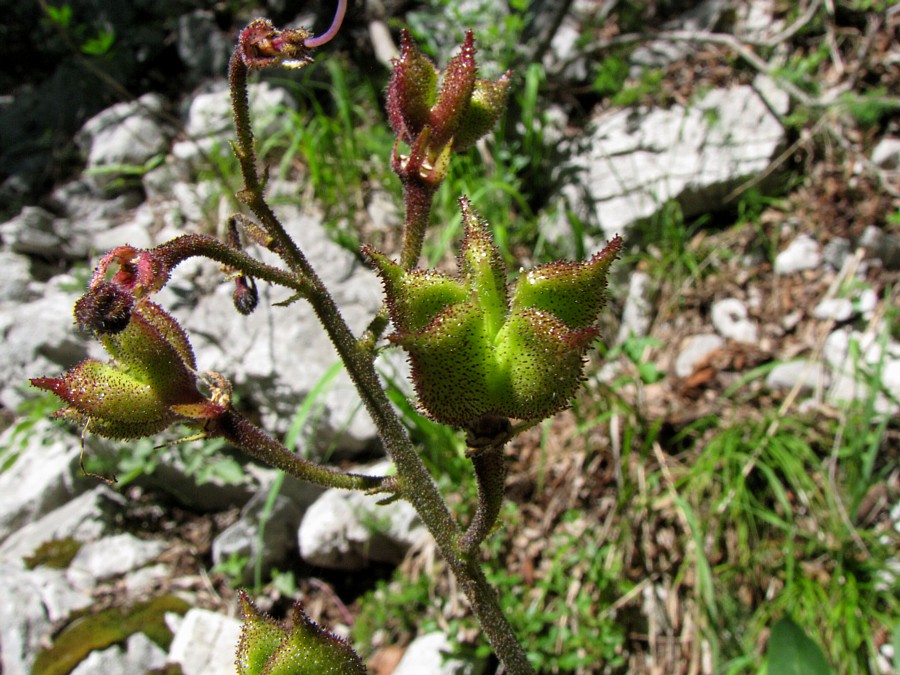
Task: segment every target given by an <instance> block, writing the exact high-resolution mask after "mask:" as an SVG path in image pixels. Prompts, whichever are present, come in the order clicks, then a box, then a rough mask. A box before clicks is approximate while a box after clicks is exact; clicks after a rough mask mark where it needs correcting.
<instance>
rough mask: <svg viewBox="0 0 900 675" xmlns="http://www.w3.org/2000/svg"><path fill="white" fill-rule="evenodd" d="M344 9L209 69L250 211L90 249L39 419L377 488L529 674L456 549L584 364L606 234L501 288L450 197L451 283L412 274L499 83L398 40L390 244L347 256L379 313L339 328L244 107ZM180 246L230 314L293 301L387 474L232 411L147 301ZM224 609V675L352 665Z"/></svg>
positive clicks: (303, 621)
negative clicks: (331, 458) (429, 429)
mask: <svg viewBox="0 0 900 675" xmlns="http://www.w3.org/2000/svg"><path fill="white" fill-rule="evenodd" d="M345 9H346V1H345V0H340V2H339V8H338V15H337V17H336V20H335V23H334V25H333V26H332V28H330V29H329V31H327V32H326V33H325V34H323V35H321V36H318V37H312V36H311V35H310V34H309V33H308V32H307V31H305V30H303V29H295V30H284V31H279V30H277V29H275V28H274V27H273V26H272V24H271V23H269V22H268V21H266V20H263V19H258V20H256V21H253V22H252V23H251V24H249V25H248V26H247V27H246V28H245V29H244V30H243V31H242V32H241V34H240V37H239V40H238V44H237V47H236V49H235V52H234V55H233V56H232V59H231V62H230V73H229V77H230V85H231V95H232V102H233V108H234V119H235V127H236V132H237V138H236V142H235V146H234V147H235V152H236V155H237V158H238V160H239V163H240V168H241V174H242V177H243V181H244V186H243V189H242V190H241V191H240V192H239V193H238V197H239V199H240V200H241V201H242V202H243V203H244V204H245V205H246V206H247V208H248V209H249V211H250V212H251V213H252V215H253V217H254V219H253V220H251V219H250V218H248V217H246V216H241V215H236V216H233V217H232V218H230V219H229V221H228V234H227V237H226V239H225V241H220V240H219V239H217V238H215V237H211V236H204V235H185V236H181V237H177V238H175V239H173V240H171V241H168V242H166V243H164V244H161V245H160V246H157V247H155V248H152V249H148V250H140V249H135V248H133V247H130V246H120V247H117V248H116V249H114V250H113V251H111V252H110V253H108V254H107V255H106V256H104V257H103V258H102V259H101V260H100V262H99V264H98V266H97V268H96V270H95V272H94V275H93V277H92V279H91V281H90V284H89V286H88V289H87V292H86V293H85V295H84V296H83V297H82V298H81V299H80V300H79V301H78V303H77V304H76V308H75V314H76V320H77V323H78V325H79V326H80V327H81V328H82V329H85V330H88V331H91V332H92V333H93V334H94V335H95V337H96V338H97V339H98V340H99V341H100V342H101V343H102V344H103V346H104V347H105V349H106V351H107V352H108V353H109V354H110V356H111V358H112V360H111V361H110V362H109V363H102V362H100V361H96V360H87V361H84V362H82V363H81V364H79V365H77V366H75V367H74V368H72V369H71V370H70V371H68V372H67V373H65V374H64V375H62V376H60V377H38V378H35V379H33V380H32V383H33V384H34V385H35V386H37V387H40V388H43V389H46V390H49V391H52V392H53V393H54V394H56V395H57V396H59V397H60V398H61V399H62V400H63V401H64V402H65V403H66V407H64V408H63V409H62V410H61V411H59V412H58V413H57V415H58V416H60V417H63V418H65V419H68V420H71V421H75V422H79V423H82V424H85V425H86V427H87V428H88V429H89V430H90V431H92V432H94V433H97V434H99V435H102V436H106V437H110V438H120V439H132V438H138V437H142V436H147V435H152V434H156V433H158V432H160V431H161V430H163V429H165V428H166V427H168V426H169V425H171V424H172V423H174V422H183V423H187V424H192V425H194V426H196V427H197V428H198V429H199V431H200V432H201V433H203V434H205V435H206V436H209V437H221V438H225V439H226V440H228V441H229V442H230V443H232V444H233V445H234V446H235V447H237V448H239V449H241V450H243V451H244V452H246V453H247V454H249V455H250V456H252V457H254V458H256V459H258V460H261V461H263V462H266V463H268V464H270V465H271V466H274V467H277V468H279V469H282V470H284V471H286V472H288V473H290V474H292V475H294V476H296V477H298V478H301V479H303V480H307V481H310V482H313V483H316V484H318V485H322V486H327V487H337V488H343V489H353V490H363V491H367V492H370V493H383V494H384V495H385V497H386V501H387V500H394V499H406V500H408V501H409V502H410V503H411V504H412V505H413V507H414V508H415V509H416V511H417V512H418V513H419V515H420V517H421V519H422V521H423V522H424V523H425V525H426V526H427V527H428V529H429V530H430V532H431V533H432V535H433V536H434V538H435V541H436V542H437V545H438V547H439V548H440V550H441V553H442V554H443V556H444V557H445V558H446V560H447V561H448V563H449V565H450V567H451V569H452V570H453V572H454V574H455V575H456V576H457V578H458V580H459V582H460V586H461V587H462V588H463V590H464V592H465V594H466V596H467V597H468V599H469V601H470V603H471V606H472V608H473V611H474V613H475V614H476V616H477V617H478V619H479V620H480V622H481V624H482V626H483V628H484V632H485V634H486V636H487V638H488V640H489V641H490V643H491V645H492V647H493V648H494V650H495V651H496V653H497V655H498V657H499V658H500V660H501V661H502V662H503V664H504V665H505V667H506V669H507V672H509V673H532V672H534V671H533V668H532V666H531V664H530V663H529V661H528V659H527V657H526V654H525V650H524V649H523V647H522V645H521V644H520V642H519V641H518V639H517V638H516V636H515V635H514V634H513V631H512V629H511V627H510V625H509V623H508V621H507V620H506V617H505V616H504V614H503V612H502V610H501V608H500V604H499V602H498V598H497V594H496V592H495V591H494V589H493V588H492V587H491V585H490V584H489V583H488V581H487V579H486V577H485V574H484V571H483V570H482V568H481V565H480V563H479V561H478V558H477V556H476V555H474V554H475V553H476V552H477V550H478V547H479V545H480V544H481V542H482V541H483V540H484V538H485V537H486V536H487V535H488V533H489V532H490V531H491V529H492V528H493V527H494V525H495V523H496V520H497V518H498V515H499V512H500V507H501V505H502V500H503V484H504V480H505V476H506V468H505V460H504V456H503V448H504V446H505V445H506V443H507V442H508V441H509V439H510V438H512V436H513V435H514V434H515V433H516V432H517V431H519V430H521V429H522V428H524V427H526V426H528V425H531V424H534V423H536V422H538V421H540V420H542V419H544V418H546V417H548V416H550V415H553V414H555V413H557V412H558V411H560V410H562V409H563V408H565V407H566V406H567V405H568V404H569V402H570V400H571V398H572V396H573V395H574V393H575V391H576V389H577V387H578V386H579V383H580V381H581V379H582V372H583V367H584V359H585V354H586V353H587V351H588V349H589V348H590V347H591V344H592V343H593V342H594V340H595V339H596V338H597V337H598V335H599V330H598V328H597V321H598V319H599V316H600V313H601V311H602V309H603V307H604V304H605V289H606V276H607V273H608V270H609V268H610V265H611V263H612V262H613V260H614V259H615V257H616V255H617V253H618V252H619V250H620V248H621V240H620V239H618V238H616V239H615V240H613V241H612V242H610V243H609V244H608V245H607V247H606V248H605V249H604V250H602V251H601V252H599V253H597V254H596V255H595V256H594V257H593V258H591V259H590V260H588V261H586V262H568V261H560V262H555V263H551V264H548V265H544V266H541V267H537V268H535V269H533V270H530V271H528V272H526V273H523V274H521V275H520V276H519V278H518V280H517V281H516V282H515V283H514V284H513V285H511V286H510V285H508V280H507V270H506V268H505V266H504V264H503V261H502V258H501V256H500V253H499V251H498V249H497V247H496V246H495V245H494V244H493V241H492V239H491V235H490V232H489V226H488V224H487V223H486V222H485V221H483V220H482V219H481V218H480V217H479V216H478V215H477V214H476V212H475V210H474V208H473V206H472V205H471V204H470V202H469V201H468V199H466V198H465V197H463V198H461V200H460V205H461V208H462V214H463V220H464V223H465V236H464V239H463V242H462V245H461V248H460V252H459V258H458V268H459V269H458V274H457V275H456V276H448V275H445V274H440V273H438V272H435V271H431V270H422V269H418V268H417V263H418V260H419V256H420V253H421V249H422V243H423V240H424V235H425V229H426V225H427V223H428V216H429V213H430V211H431V204H432V199H433V196H434V194H435V190H436V189H437V187H438V186H439V185H440V184H441V182H442V181H443V179H444V178H445V176H446V175H447V167H448V165H449V162H450V161H451V159H452V155H453V153H455V152H458V151H460V150H463V149H465V148H467V147H469V146H471V145H472V144H473V143H475V142H476V141H477V140H478V139H479V138H481V137H483V136H484V135H485V134H487V133H488V132H489V131H490V129H491V127H492V126H493V125H494V123H495V122H496V121H497V120H498V119H499V117H500V116H501V115H502V114H503V111H504V109H505V105H506V98H507V92H508V89H509V85H510V80H511V75H510V73H506V74H504V75H502V76H501V77H500V78H499V79H497V80H493V81H492V80H485V79H481V78H479V77H478V69H477V64H476V60H475V54H476V50H475V39H474V37H473V35H472V34H471V33H467V34H466V37H465V40H464V42H463V44H462V47H461V48H460V52H459V54H458V55H457V56H455V57H454V58H453V59H452V60H451V61H450V63H449V64H448V65H447V68H446V69H445V70H444V71H443V73H441V72H439V71H438V70H437V69H436V68H435V67H434V65H433V64H432V63H431V62H430V61H429V60H428V59H427V58H426V57H425V56H424V55H423V54H422V53H421V52H420V51H419V49H418V48H417V47H416V45H415V43H414V42H413V41H412V39H411V37H410V35H409V33H407V32H404V33H403V35H402V44H401V52H400V56H399V58H398V59H396V61H395V67H394V72H393V76H392V78H391V81H390V84H389V86H388V90H387V112H388V119H389V121H390V124H391V126H392V128H393V130H394V132H395V133H396V136H397V139H396V143H395V145H394V149H393V153H392V157H391V166H392V167H393V170H394V171H395V172H396V174H397V175H398V177H399V179H400V181H401V183H402V185H403V190H404V192H403V194H404V205H405V213H406V217H405V227H404V233H403V243H402V250H401V251H400V254H399V261H397V262H395V261H394V260H392V259H391V258H390V257H389V256H388V255H387V254H385V253H381V252H378V251H376V250H375V249H373V248H371V247H365V249H364V252H365V254H366V255H367V256H368V258H369V260H370V261H371V263H372V265H373V266H374V267H375V269H376V270H377V272H378V274H379V275H380V277H381V279H382V281H383V284H384V291H385V298H386V300H385V308H384V309H383V310H382V311H381V312H380V313H379V314H378V316H376V317H374V319H373V321H372V323H371V324H370V326H369V328H368V329H367V331H366V333H365V334H364V335H362V336H356V335H353V333H352V332H351V331H350V329H349V328H348V326H347V324H346V323H345V322H344V320H343V319H342V318H341V315H340V312H339V311H338V308H337V306H336V305H335V302H334V299H333V297H332V295H331V294H330V293H329V291H328V289H327V288H326V287H325V285H324V284H323V283H322V281H321V279H320V277H319V275H318V274H317V273H316V270H315V268H314V266H313V264H312V263H311V262H310V261H309V260H308V259H307V257H306V255H305V253H304V252H303V251H302V250H301V249H300V248H299V247H298V246H297V244H296V242H294V241H293V240H292V239H291V238H290V237H289V236H288V234H287V233H286V231H285V230H284V228H283V226H282V224H281V222H280V221H279V219H278V217H277V215H276V214H275V212H274V211H273V210H272V208H271V207H270V206H269V204H268V202H267V201H266V198H265V195H264V185H265V179H264V176H265V174H264V173H263V174H262V175H261V174H260V171H259V167H258V166H257V160H256V155H255V149H254V139H253V133H252V129H251V122H250V115H249V108H248V103H247V77H248V74H249V73H250V72H251V71H253V70H259V69H263V68H270V67H293V68H297V67H302V66H304V65H306V64H307V63H309V62H310V61H311V58H312V49H314V48H317V47H319V46H321V45H322V44H324V43H326V42H327V41H328V40H329V39H330V38H331V37H332V36H333V35H334V33H335V32H336V30H337V27H338V26H339V25H340V22H341V19H342V17H343V13H344V11H345ZM241 229H242V230H243V235H244V237H245V238H246V237H249V238H250V239H252V240H253V241H255V242H257V243H259V244H261V245H263V246H265V247H266V248H268V249H270V250H271V251H274V252H275V253H276V254H278V256H279V257H280V258H281V261H282V263H283V265H282V266H273V265H269V264H266V263H263V262H260V261H259V260H257V259H255V258H254V257H252V256H250V255H249V254H247V253H246V252H244V250H243V248H242V237H241ZM197 255H200V256H204V257H207V258H210V259H212V260H215V261H217V262H219V263H221V264H222V267H223V271H224V272H225V273H226V274H227V275H228V277H229V278H230V279H231V281H232V282H233V283H234V286H235V291H234V304H235V307H236V309H237V311H239V312H241V313H242V314H249V313H251V312H252V311H253V309H254V308H255V307H256V304H257V302H258V296H257V292H256V284H257V282H268V283H270V284H277V285H280V286H283V287H286V288H289V289H291V290H293V291H294V292H295V294H296V296H297V297H298V298H300V299H303V300H305V301H306V302H308V303H309V305H310V306H311V307H312V309H313V311H314V312H315V313H316V315H317V317H318V319H319V320H320V322H321V324H322V326H323V329H324V330H325V331H326V332H327V333H328V335H329V337H330V338H331V340H332V342H333V343H334V345H335V348H336V350H337V352H338V354H339V356H340V357H341V359H342V360H343V362H344V365H345V367H346V369H347V372H348V373H349V375H350V377H351V379H352V380H353V382H354V384H355V385H356V387H357V389H358V391H359V394H360V396H361V398H362V400H363V402H364V404H365V406H366V408H367V409H368V411H369V413H370V415H371V416H372V419H373V420H374V422H375V424H376V427H377V429H378V433H379V435H380V438H381V440H382V442H383V444H384V447H385V449H386V451H387V452H388V454H389V455H390V457H391V459H392V460H393V462H394V464H395V466H396V475H395V476H390V477H380V476H365V475H359V474H352V473H344V472H341V471H338V470H335V469H333V468H330V467H326V466H321V465H318V464H316V463H313V462H309V461H307V460H304V459H302V458H300V457H298V456H297V455H295V454H294V453H292V452H290V451H289V450H288V449H287V448H285V447H284V446H283V445H282V444H281V443H279V442H278V441H277V440H275V439H273V438H272V437H271V436H269V435H268V434H266V433H265V432H264V431H263V430H262V429H260V428H258V427H257V426H255V425H254V424H253V423H252V422H250V421H249V420H248V419H246V418H245V417H244V416H242V415H241V414H240V413H239V412H238V411H237V410H235V408H234V407H233V406H232V404H231V387H230V384H229V383H228V381H227V379H226V377H225V376H224V375H223V374H220V373H209V372H207V373H204V372H198V371H197V364H196V362H195V357H194V354H193V350H192V349H191V346H190V342H189V338H188V336H187V334H186V333H185V332H184V331H183V330H182V329H181V327H180V326H179V325H178V323H177V322H176V321H175V319H174V318H173V317H172V316H171V315H169V314H168V313H167V312H166V311H165V310H164V309H163V308H162V307H161V306H159V305H158V304H156V303H154V302H153V301H152V300H151V299H150V298H151V297H152V296H153V294H154V293H156V292H157V291H159V290H160V289H161V288H163V287H164V286H165V284H166V283H167V281H168V279H169V276H170V273H171V271H172V269H173V268H174V267H176V266H177V265H178V264H179V263H181V262H182V261H184V260H186V259H187V258H190V257H192V256H197ZM388 321H390V322H392V323H393V328H394V332H393V334H391V335H390V336H389V337H388V338H387V339H388V341H389V342H391V343H393V344H395V345H398V346H400V347H401V348H403V349H404V350H406V351H407V352H408V354H409V358H410V362H411V364H412V370H413V379H414V384H415V389H416V393H417V395H418V398H419V404H420V407H421V408H422V409H423V410H424V412H425V413H426V414H428V415H429V416H430V417H432V418H433V419H434V420H436V421H438V422H442V423H445V424H449V425H453V426H456V427H459V428H462V429H464V430H465V431H466V432H467V435H468V440H469V446H470V451H469V457H470V458H471V460H472V464H473V471H474V474H475V478H476V481H477V484H478V504H477V505H476V510H475V514H474V516H473V518H472V519H471V522H469V523H468V525H467V527H465V528H463V527H462V525H461V524H460V523H459V522H458V521H457V520H456V519H454V518H453V516H452V515H451V513H450V511H449V509H448V507H447V505H446V503H445V502H444V501H443V499H442V498H441V496H440V494H439V492H438V491H437V489H436V487H435V484H434V481H433V479H432V477H431V476H430V474H429V473H428V471H427V469H426V468H425V466H424V464H423V463H422V461H421V459H420V458H419V456H418V455H417V453H416V451H415V449H414V447H413V445H412V443H411V442H410V439H409V437H408V435H407V433H406V431H405V430H404V428H403V426H402V424H401V423H400V420H399V419H398V417H397V415H396V413H395V412H394V410H393V408H392V407H391V404H390V402H389V400H388V398H387V396H386V394H385V391H384V389H383V388H382V385H381V382H380V380H379V378H378V375H377V373H376V371H375V367H374V359H375V353H376V346H377V345H378V344H379V343H380V342H381V340H382V336H383V333H384V332H385V330H386V329H387V326H388ZM242 609H243V612H244V616H245V626H244V633H243V637H242V639H241V643H240V646H239V651H238V660H237V665H238V671H239V672H240V673H242V674H247V675H249V674H255V673H270V674H274V673H312V672H315V673H327V672H334V673H352V672H364V667H363V666H362V663H361V661H360V660H359V658H358V657H357V656H356V655H355V654H354V653H353V651H352V649H350V647H349V646H348V645H346V644H345V643H344V642H342V641H340V640H338V639H337V638H335V637H334V636H331V635H330V634H328V633H327V631H324V630H322V629H321V628H319V627H317V626H315V624H313V623H312V622H311V621H309V620H308V619H307V618H306V617H305V615H304V614H303V613H302V611H301V610H300V608H299V607H298V608H297V609H296V612H295V621H294V627H293V628H292V629H290V630H288V629H286V628H284V627H282V626H280V625H278V624H276V623H275V622H273V621H271V620H270V619H267V618H265V617H262V616H261V615H260V614H259V613H258V611H257V610H256V609H255V608H254V606H253V604H252V603H251V602H250V601H249V599H248V598H247V597H246V596H242Z"/></svg>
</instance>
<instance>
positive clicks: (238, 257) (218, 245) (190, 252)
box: [153, 234, 309, 296]
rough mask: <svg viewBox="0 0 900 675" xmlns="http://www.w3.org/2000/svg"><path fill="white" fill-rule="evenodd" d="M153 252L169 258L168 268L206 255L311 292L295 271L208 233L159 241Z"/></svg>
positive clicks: (231, 265)
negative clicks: (260, 257) (270, 263)
mask: <svg viewBox="0 0 900 675" xmlns="http://www.w3.org/2000/svg"><path fill="white" fill-rule="evenodd" d="M153 253H154V254H155V255H158V256H159V257H160V258H162V259H164V260H165V261H166V264H167V266H168V267H169V269H172V268H174V267H175V266H176V265H178V264H179V263H181V262H182V261H184V260H187V259H188V258H191V257H194V256H203V257H205V258H209V259H210V260H215V261H216V262H220V263H222V264H223V265H227V266H228V267H232V268H234V269H235V270H239V271H241V272H243V273H244V274H246V275H248V276H251V277H255V278H256V279H262V280H263V281H268V282H269V283H272V284H277V285H279V286H284V287H286V288H290V289H293V290H295V291H297V292H298V293H300V294H302V295H304V296H305V295H306V294H307V293H308V292H309V284H308V283H307V282H306V281H305V280H304V279H303V278H301V277H299V276H298V275H296V274H293V273H290V272H286V271H284V270H280V269H278V268H277V267H272V266H271V265H267V264H265V263H264V262H261V261H259V260H257V259H256V258H254V257H252V256H249V255H247V254H246V253H244V252H243V251H241V250H240V249H237V248H234V247H232V246H229V245H227V244H225V243H223V242H221V241H219V240H218V239H216V238H215V237H211V236H209V235H205V234H185V235H182V236H180V237H176V238H175V239H172V240H170V241H167V242H165V243H164V244H160V245H159V246H157V247H156V248H154V249H153Z"/></svg>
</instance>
